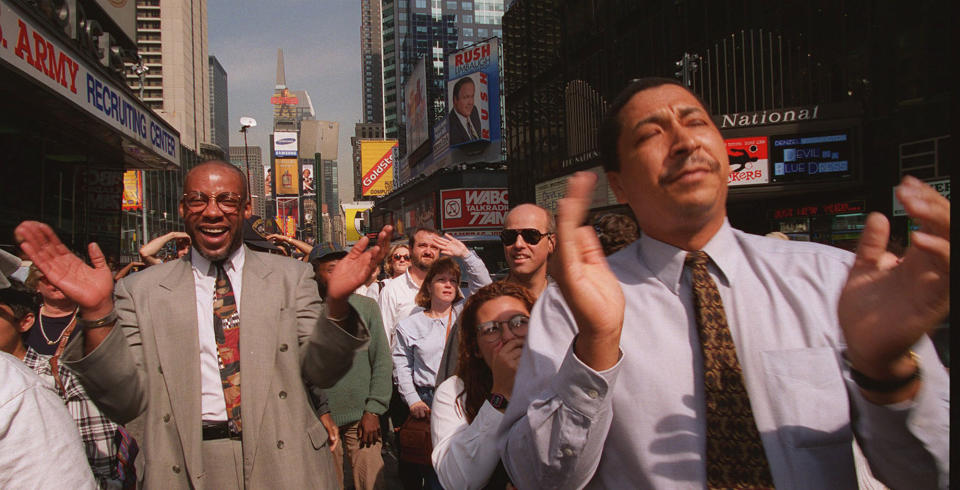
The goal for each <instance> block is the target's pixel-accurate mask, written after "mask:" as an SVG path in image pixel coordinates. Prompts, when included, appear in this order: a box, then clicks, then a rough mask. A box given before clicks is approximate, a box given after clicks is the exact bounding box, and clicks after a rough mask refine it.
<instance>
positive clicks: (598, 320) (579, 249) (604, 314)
mask: <svg viewBox="0 0 960 490" xmlns="http://www.w3.org/2000/svg"><path fill="white" fill-rule="evenodd" d="M596 181H597V177H596V175H594V174H593V173H591V172H577V173H575V174H574V175H573V176H572V177H570V179H569V180H567V194H566V196H565V197H564V198H563V199H560V201H559V202H557V246H558V250H557V253H556V254H555V256H554V257H553V258H552V263H551V265H550V266H551V275H552V276H553V278H554V279H555V280H556V281H557V285H558V286H559V287H560V292H561V293H563V298H564V299H565V300H566V301H567V305H568V306H570V311H572V312H573V317H574V320H575V321H576V322H577V327H578V328H579V329H580V333H579V335H578V336H577V340H576V343H575V345H574V353H575V354H576V355H577V358H579V359H580V360H581V361H583V362H584V363H585V364H587V365H588V366H590V367H591V368H593V369H594V370H597V371H602V370H604V369H609V368H610V367H613V365H614V364H616V363H617V361H618V360H619V359H620V347H619V346H620V332H621V330H622V328H623V310H624V304H625V303H624V299H623V291H622V290H621V289H620V282H619V281H618V280H617V277H616V276H615V275H614V274H613V272H612V271H611V270H610V267H609V265H607V259H606V257H605V256H604V255H603V247H602V246H601V245H600V240H599V239H597V234H596V232H594V230H593V227H590V226H582V224H583V222H584V220H585V218H586V216H587V208H588V206H589V205H590V200H591V196H592V193H593V187H594V185H595V184H596Z"/></svg>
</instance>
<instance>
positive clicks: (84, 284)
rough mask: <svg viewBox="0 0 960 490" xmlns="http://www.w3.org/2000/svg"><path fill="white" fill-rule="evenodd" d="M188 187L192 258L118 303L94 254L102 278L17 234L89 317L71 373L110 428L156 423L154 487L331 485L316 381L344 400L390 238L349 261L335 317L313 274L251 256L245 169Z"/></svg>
mask: <svg viewBox="0 0 960 490" xmlns="http://www.w3.org/2000/svg"><path fill="white" fill-rule="evenodd" d="M183 189H184V196H183V199H182V200H181V203H180V212H181V214H182V216H183V218H184V222H185V224H186V230H187V233H188V234H189V235H190V238H191V241H192V244H193V249H192V250H191V253H189V254H187V255H185V256H184V257H182V258H181V259H179V260H176V261H172V262H169V263H166V264H163V265H158V266H153V267H151V268H149V269H147V270H146V271H144V272H140V273H137V274H134V275H132V276H130V277H128V278H125V279H123V280H122V281H120V282H119V283H118V284H117V285H116V288H115V297H114V294H113V292H114V284H113V278H112V276H111V274H110V270H109V269H108V268H107V266H106V262H105V260H104V258H103V254H102V253H101V252H100V249H99V247H98V246H97V245H96V244H91V245H90V246H89V254H90V259H91V262H92V264H93V267H89V266H87V265H86V264H84V263H83V262H82V261H81V260H80V259H78V258H76V257H75V256H73V255H72V254H70V253H69V251H67V249H66V248H65V247H63V245H62V244H61V243H60V241H59V239H58V238H57V237H56V235H55V234H54V233H53V231H52V230H51V229H50V227H49V226H47V225H44V224H42V223H37V222H24V223H22V224H21V225H20V226H19V227H17V230H16V236H17V239H18V240H19V241H20V242H21V245H22V247H23V250H24V251H25V252H26V253H27V254H28V255H29V256H30V257H31V258H32V259H33V260H34V263H36V264H37V267H39V268H40V270H41V271H43V272H44V274H46V276H47V278H48V279H49V280H50V282H51V283H53V284H55V285H56V286H57V287H58V288H60V289H61V290H62V291H63V292H64V293H65V294H66V295H67V296H69V297H70V298H72V299H73V300H74V301H76V302H77V303H78V304H79V305H80V318H81V319H82V321H81V325H82V330H83V331H82V334H81V335H80V337H78V338H77V339H76V341H74V342H72V343H71V345H70V346H69V347H68V348H67V349H66V351H65V352H64V354H63V357H62V360H63V362H64V363H65V364H66V365H68V366H69V367H70V368H71V369H73V370H74V371H76V372H77V374H78V375H79V376H80V378H81V381H82V383H83V385H84V386H85V387H87V389H88V392H89V394H90V396H91V397H92V398H93V399H94V400H96V401H97V404H98V405H99V406H100V407H101V408H102V409H103V411H104V412H105V413H106V414H108V415H109V416H110V417H111V418H114V419H115V420H117V421H119V422H123V423H126V422H127V421H129V420H132V419H133V418H135V417H137V416H139V415H140V414H142V413H144V412H145V413H146V416H145V417H146V424H145V425H146V433H145V436H144V440H143V451H144V454H145V456H146V472H145V473H146V474H145V481H144V483H145V485H146V487H147V488H205V487H206V488H242V487H250V488H264V487H268V486H270V487H278V488H306V487H311V488H316V487H333V486H334V485H335V484H336V472H335V471H334V468H333V464H332V458H331V454H330V451H329V450H328V449H327V447H326V442H327V434H326V431H325V430H324V428H323V426H322V424H321V423H320V421H319V420H318V419H317V417H316V415H315V414H314V412H313V411H312V410H311V408H310V405H309V402H308V400H307V393H306V391H305V388H304V382H305V381H308V382H310V383H311V384H313V385H315V386H318V387H322V388H324V387H329V386H332V385H333V384H334V383H335V382H336V381H337V380H338V379H339V378H340V377H341V376H343V374H344V373H345V372H346V371H347V369H349V367H350V365H351V364H352V359H353V353H354V351H356V350H357V349H359V348H361V347H363V346H364V345H365V344H366V342H367V340H368V339H369V334H368V332H367V329H366V327H365V326H364V325H363V322H362V321H360V320H359V318H358V316H357V314H356V312H355V311H354V310H353V309H352V308H351V307H350V306H349V304H348V303H347V298H348V297H349V295H350V293H351V292H352V291H353V290H354V289H355V288H356V287H357V286H359V285H360V284H362V283H363V281H364V280H365V279H366V278H367V277H368V276H369V275H370V273H371V272H372V270H373V268H374V267H375V266H376V264H378V263H379V262H380V261H381V260H382V258H383V255H384V253H385V252H384V250H386V247H385V245H386V244H388V243H389V238H390V234H391V230H390V228H389V227H386V228H385V229H384V231H382V232H381V233H380V235H379V237H378V245H377V246H374V247H371V248H370V249H369V250H367V251H364V248H365V247H366V245H367V243H368V240H366V239H362V240H361V241H360V242H358V243H357V245H356V246H355V247H354V248H353V249H352V250H351V251H350V252H349V253H348V254H347V256H346V257H344V259H343V260H342V261H341V263H340V264H339V266H338V267H337V268H336V271H335V273H334V277H333V278H332V279H331V281H330V283H329V285H328V289H327V298H326V302H325V304H324V303H323V302H321V299H320V296H319V295H318V293H317V288H316V284H315V283H314V281H313V271H312V270H311V269H310V267H309V265H307V264H305V263H303V262H299V261H294V260H290V259H289V258H286V257H280V256H273V255H268V254H263V253H259V252H254V251H252V250H250V249H247V248H246V247H244V246H243V245H242V235H241V228H242V223H243V219H244V218H247V217H249V216H250V215H251V205H250V201H249V196H248V194H247V185H246V179H245V178H244V175H243V173H242V172H240V171H239V170H238V169H236V167H233V166H232V165H229V164H227V163H224V162H218V161H212V162H205V163H203V164H201V165H199V166H197V167H195V168H194V169H192V170H191V171H190V172H189V173H188V174H187V176H186V178H185V179H184V185H183ZM114 298H115V299H114ZM298 327H299V330H300V331H302V332H304V334H303V335H298V333H297V332H298ZM241 371H242V372H243V373H245V374H244V376H243V383H242V397H241V396H240V394H241V383H240V372H241ZM241 399H242V403H241ZM241 408H242V410H241Z"/></svg>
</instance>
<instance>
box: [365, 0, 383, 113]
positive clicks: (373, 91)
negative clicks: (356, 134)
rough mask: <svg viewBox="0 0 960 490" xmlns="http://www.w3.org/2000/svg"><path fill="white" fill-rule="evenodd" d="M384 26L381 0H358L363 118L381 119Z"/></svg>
mask: <svg viewBox="0 0 960 490" xmlns="http://www.w3.org/2000/svg"><path fill="white" fill-rule="evenodd" d="M382 31H383V27H382V24H381V16H380V0H360V66H361V73H362V77H363V86H362V87H361V90H360V92H361V95H362V98H361V102H362V103H363V122H365V123H381V125H382V123H383V34H382Z"/></svg>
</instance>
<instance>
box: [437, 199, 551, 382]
mask: <svg viewBox="0 0 960 490" xmlns="http://www.w3.org/2000/svg"><path fill="white" fill-rule="evenodd" d="M555 233H556V223H555V222H554V220H553V215H552V214H550V212H549V211H547V210H546V209H543V208H541V207H540V206H537V205H536V204H529V203H527V204H520V205H518V206H516V207H514V208H513V209H511V210H510V212H509V213H507V217H506V219H505V220H504V222H503V231H501V232H500V242H501V243H502V244H503V255H504V257H506V258H507V264H509V265H510V272H509V273H507V277H506V278H505V279H504V281H507V282H512V283H516V284H519V285H521V286H523V287H525V288H527V289H528V290H530V292H531V293H532V294H533V297H534V298H537V297H538V296H540V293H542V292H543V290H544V289H546V288H547V283H548V279H547V261H548V259H549V258H550V254H552V253H553V250H554V247H555V246H556V239H555ZM458 345H460V328H459V326H454V328H453V329H452V330H451V331H450V335H448V336H447V343H446V345H445V346H444V349H443V358H442V359H441V360H440V368H439V369H438V370H437V385H439V384H440V383H442V382H443V380H445V379H447V378H449V377H450V376H451V375H452V374H454V372H455V371H456V369H457V361H458V360H459V355H458V353H459V351H458V350H457V349H458V347H457V346H458Z"/></svg>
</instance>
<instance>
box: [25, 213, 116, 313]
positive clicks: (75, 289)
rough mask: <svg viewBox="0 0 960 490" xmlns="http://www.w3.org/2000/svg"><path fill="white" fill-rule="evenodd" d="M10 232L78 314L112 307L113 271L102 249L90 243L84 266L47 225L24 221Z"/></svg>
mask: <svg viewBox="0 0 960 490" xmlns="http://www.w3.org/2000/svg"><path fill="white" fill-rule="evenodd" d="M14 236H15V237H16V239H17V241H18V242H20V248H22V249H23V251H24V252H25V253H26V254H27V256H28V257H30V260H32V261H33V263H34V264H35V265H36V266H37V268H38V269H40V272H43V274H44V276H46V278H47V280H48V281H50V284H53V285H54V286H56V287H57V288H58V289H60V290H61V291H63V294H64V295H66V296H67V297H68V298H70V299H71V300H72V301H74V302H75V303H77V304H78V305H79V306H80V315H81V316H82V317H83V318H86V319H88V320H95V319H100V318H103V317H105V316H107V315H108V314H109V313H110V311H111V310H112V309H113V272H111V271H110V268H109V267H108V266H107V261H106V259H105V258H104V257H103V252H101V251H100V247H99V246H98V245H97V244H96V243H91V244H90V245H89V246H88V248H87V251H88V253H89V254H90V262H91V263H92V264H93V267H90V266H88V265H87V264H86V263H84V261H83V260H81V259H80V258H79V257H77V256H76V255H74V254H73V253H71V252H70V250H69V249H67V247H66V246H65V245H64V244H63V242H61V241H60V239H59V238H57V235H56V233H54V232H53V229H52V228H50V226H48V225H46V224H44V223H40V222H37V221H24V222H23V223H20V225H19V226H17V229H16V230H15V231H14Z"/></svg>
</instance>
